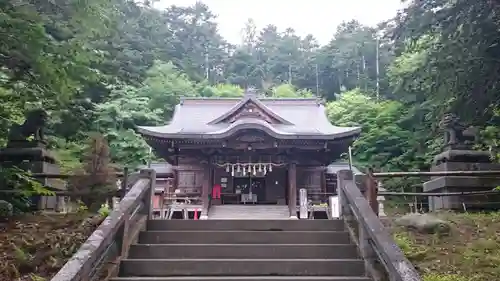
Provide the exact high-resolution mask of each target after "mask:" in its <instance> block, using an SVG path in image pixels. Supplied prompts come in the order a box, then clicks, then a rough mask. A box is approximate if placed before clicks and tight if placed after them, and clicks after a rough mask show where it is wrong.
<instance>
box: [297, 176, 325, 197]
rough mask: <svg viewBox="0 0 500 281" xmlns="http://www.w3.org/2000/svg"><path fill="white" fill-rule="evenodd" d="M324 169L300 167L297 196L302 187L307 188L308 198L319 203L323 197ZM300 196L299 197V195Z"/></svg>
mask: <svg viewBox="0 0 500 281" xmlns="http://www.w3.org/2000/svg"><path fill="white" fill-rule="evenodd" d="M322 174H323V171H321V170H318V169H308V168H298V171H297V196H299V195H300V189H301V188H305V189H307V193H308V198H309V199H312V200H313V202H315V203H318V202H319V201H320V200H321V197H323V195H322V193H323V178H322ZM297 198H299V197H297Z"/></svg>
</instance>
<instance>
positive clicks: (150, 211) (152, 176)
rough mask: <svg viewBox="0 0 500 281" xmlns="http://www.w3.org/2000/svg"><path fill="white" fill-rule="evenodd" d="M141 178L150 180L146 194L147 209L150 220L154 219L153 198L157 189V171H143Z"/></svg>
mask: <svg viewBox="0 0 500 281" xmlns="http://www.w3.org/2000/svg"><path fill="white" fill-rule="evenodd" d="M141 177H142V178H147V179H149V188H148V192H147V194H146V202H145V208H146V210H147V212H148V219H149V220H151V219H153V198H154V195H155V187H156V171H155V170H154V169H143V170H141Z"/></svg>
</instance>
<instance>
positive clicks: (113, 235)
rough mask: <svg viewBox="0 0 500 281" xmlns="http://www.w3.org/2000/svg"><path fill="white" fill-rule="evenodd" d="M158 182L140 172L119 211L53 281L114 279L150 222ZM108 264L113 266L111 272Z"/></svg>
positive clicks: (147, 172) (152, 175)
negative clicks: (133, 243) (121, 260)
mask: <svg viewBox="0 0 500 281" xmlns="http://www.w3.org/2000/svg"><path fill="white" fill-rule="evenodd" d="M155 182H156V173H155V171H154V170H152V169H145V170H141V173H140V178H138V179H137V181H136V182H135V183H134V184H133V186H132V187H131V188H130V190H129V191H128V192H127V193H126V194H125V196H124V197H123V199H122V200H121V201H120V205H119V208H118V209H117V210H114V211H112V212H111V213H110V214H109V216H108V217H106V219H104V221H103V222H102V223H101V224H100V225H99V227H98V228H97V229H96V230H95V231H94V232H93V233H92V234H91V235H90V237H89V238H88V239H87V241H85V243H84V244H83V245H82V246H81V247H80V249H78V251H77V252H76V253H75V254H74V255H73V256H72V257H71V258H70V259H69V260H68V261H67V262H66V264H65V265H64V266H63V267H62V268H61V270H59V272H58V273H57V274H56V275H55V276H54V277H53V278H52V279H51V281H90V280H98V278H101V277H103V275H104V276H105V277H110V276H113V275H115V274H116V271H117V264H118V263H119V261H120V259H121V257H124V256H126V255H127V252H128V247H129V246H130V244H131V243H132V242H133V240H135V239H136V238H137V236H138V233H139V231H140V230H141V229H142V228H143V227H144V225H145V222H146V220H147V218H151V214H152V212H151V208H152V196H153V194H154V192H153V190H154V185H155ZM107 263H111V266H110V267H109V268H107V267H106V264H107Z"/></svg>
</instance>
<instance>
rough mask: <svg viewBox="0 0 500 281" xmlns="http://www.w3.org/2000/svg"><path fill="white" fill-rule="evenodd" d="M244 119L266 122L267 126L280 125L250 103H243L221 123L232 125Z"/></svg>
mask: <svg viewBox="0 0 500 281" xmlns="http://www.w3.org/2000/svg"><path fill="white" fill-rule="evenodd" d="M244 118H256V119H260V120H263V121H266V122H267V123H269V124H279V123H281V122H280V121H279V120H277V119H276V118H274V117H272V116H270V115H269V114H267V113H266V112H264V111H263V110H262V109H261V108H259V107H258V106H257V105H256V104H255V103H253V102H251V101H249V102H247V103H245V104H244V105H243V106H242V107H241V108H240V109H238V110H237V111H236V112H234V113H233V114H231V115H229V116H228V118H226V119H225V120H223V121H222V122H227V123H234V122H235V121H238V120H239V119H244Z"/></svg>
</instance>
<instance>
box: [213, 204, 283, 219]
mask: <svg viewBox="0 0 500 281" xmlns="http://www.w3.org/2000/svg"><path fill="white" fill-rule="evenodd" d="M289 218H290V211H289V209H288V206H283V205H253V204H250V205H222V206H212V207H211V208H210V211H209V213H208V219H209V220H213V219H229V220H231V219H239V220H249V219H262V220H265V219H276V220H287V219H289Z"/></svg>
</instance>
